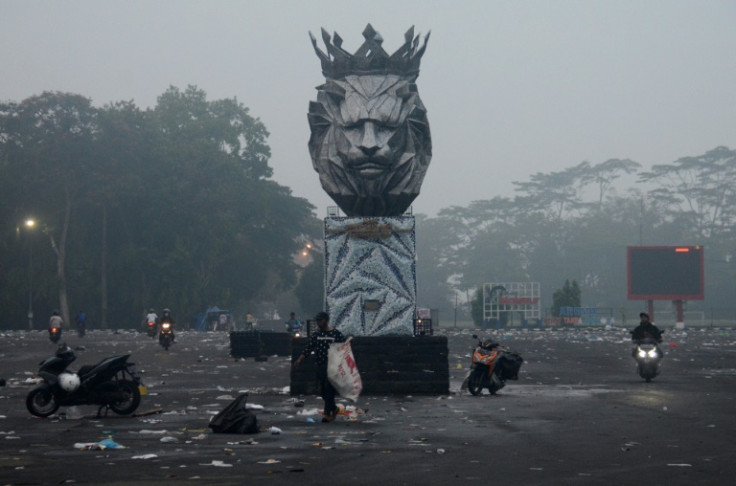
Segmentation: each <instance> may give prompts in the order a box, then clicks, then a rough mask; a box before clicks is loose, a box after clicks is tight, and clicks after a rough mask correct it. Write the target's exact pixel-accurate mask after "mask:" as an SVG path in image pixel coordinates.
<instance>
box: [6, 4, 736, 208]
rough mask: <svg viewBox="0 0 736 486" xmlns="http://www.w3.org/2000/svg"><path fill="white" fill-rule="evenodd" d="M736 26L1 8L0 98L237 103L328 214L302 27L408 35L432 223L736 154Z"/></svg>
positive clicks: (526, 8) (481, 8) (545, 10)
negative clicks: (421, 41)
mask: <svg viewBox="0 0 736 486" xmlns="http://www.w3.org/2000/svg"><path fill="white" fill-rule="evenodd" d="M734 20H736V2H733V1H731V0H723V1H709V2H693V1H676V0H666V1H641V0H633V1H628V0H623V1H622V0H616V1H595V2H583V1H555V2H552V1H514V2H502V1H488V0H479V1H463V2H453V1H421V2H419V1H404V2H397V1H396V0H387V1H384V0H371V1H363V2H358V1H345V0H335V1H333V0H329V1H328V0H315V1H310V2H302V1H275V0H270V1H258V2H257V1H224V0H220V1H207V2H203V1H187V0H169V1H156V0H126V1H113V0H110V1H105V2H99V1H87V0H76V1H65V2H57V1H34V2H26V1H21V0H0V45H2V46H3V48H2V50H0V66H2V81H1V83H0V100H3V101H21V100H23V99H25V98H27V97H29V96H32V95H35V94H40V93H41V92H43V91H47V90H52V91H64V92H72V93H77V94H81V95H83V96H86V97H89V98H91V99H92V101H93V103H94V104H95V105H96V106H102V105H104V104H107V103H110V102H114V101H120V100H133V101H134V102H135V103H136V104H137V105H138V106H139V107H141V108H147V107H151V106H153V105H155V103H156V97H157V96H159V95H160V94H162V93H163V92H164V91H165V90H166V89H167V88H168V87H169V86H170V85H174V86H177V87H179V88H182V89H183V88H185V87H186V86H187V85H190V84H191V85H196V86H197V87H199V88H200V89H202V90H204V91H205V92H206V93H207V95H208V99H210V100H214V99H221V98H233V97H235V98H237V99H238V101H240V102H241V103H243V104H244V105H245V106H247V107H249V108H250V113H251V115H252V116H254V117H257V118H260V119H261V120H262V121H263V123H264V124H265V125H266V127H267V128H268V130H269V131H270V133H271V136H270V138H269V144H270V146H271V150H272V158H271V161H270V165H271V166H272V167H273V168H274V179H275V180H276V181H277V182H279V183H280V184H282V185H285V186H288V187H290V188H291V189H292V190H293V193H294V194H295V195H297V196H300V197H305V198H307V199H309V200H310V201H311V202H312V203H313V204H314V205H315V206H317V215H318V216H319V217H323V216H324V215H325V211H326V207H327V206H333V205H334V203H333V202H332V201H331V200H330V199H329V197H328V196H327V195H326V194H325V193H324V192H323V191H322V188H321V187H320V184H319V180H318V177H317V174H316V172H314V170H313V169H312V164H311V160H310V159H309V154H308V152H307V140H308V138H309V127H308V125H307V106H308V103H309V101H310V100H313V99H315V97H316V90H315V89H314V88H315V86H317V85H319V84H321V83H322V82H323V81H324V78H323V76H322V74H321V70H320V63H319V60H318V59H317V57H316V55H315V54H314V51H313V49H312V45H311V43H310V41H309V36H308V31H312V32H313V33H314V34H315V35H317V36H318V37H319V32H320V28H322V27H324V28H325V29H326V30H327V31H328V32H330V33H331V34H332V33H333V32H337V33H338V34H340V36H341V37H342V38H343V40H344V44H343V47H344V48H345V49H347V50H348V51H351V52H354V51H355V50H356V49H357V48H358V47H359V46H360V44H361V43H362V41H363V37H362V35H361V33H362V31H363V29H364V28H365V26H366V24H367V23H371V24H372V25H373V27H374V28H375V29H376V30H377V31H378V32H380V34H381V35H382V36H383V38H384V44H383V46H384V49H385V50H386V51H388V52H389V53H393V52H394V51H395V50H396V49H397V48H398V47H399V46H400V45H401V43H402V41H403V35H404V33H405V32H406V31H407V29H409V28H410V27H411V26H412V25H413V26H414V27H415V33H419V34H421V35H422V36H424V35H425V34H426V33H427V32H428V31H431V33H432V34H431V38H430V40H429V45H428V48H427V52H426V53H425V55H424V57H423V59H422V65H421V72H420V75H419V78H418V81H417V85H418V88H419V92H420V95H421V97H422V100H423V101H424V104H425V105H426V107H427V109H428V110H429V120H430V126H431V130H432V138H433V149H434V150H433V153H434V155H433V159H432V164H431V165H430V168H429V171H428V173H427V177H426V179H425V182H424V185H423V187H422V193H421V194H420V195H419V197H418V198H417V199H416V201H415V202H414V212H415V213H424V214H428V215H433V214H436V212H437V211H438V210H440V209H442V208H444V207H448V206H452V205H460V206H464V205H467V204H468V203H470V202H471V201H473V200H479V199H489V198H491V197H493V196H497V195H502V196H511V195H513V187H512V182H513V181H525V180H527V179H528V178H529V176H530V175H531V174H534V173H537V172H543V173H547V172H551V171H557V170H562V169H565V168H568V167H572V166H574V165H577V164H578V163H580V162H582V161H584V160H587V161H590V162H591V163H600V162H603V161H605V160H607V159H610V158H629V159H632V160H634V161H636V162H639V163H641V164H642V165H643V166H645V167H649V166H651V165H653V164H666V163H671V162H673V161H674V160H676V159H677V158H679V157H684V156H689V155H698V154H702V153H705V152H706V151H707V150H710V149H712V148H715V147H717V146H719V145H726V146H731V147H732V146H733V145H734V136H735V135H734V127H736V89H735V88H734V87H736V56H734V46H736V29H734V28H733V23H734ZM320 46H321V47H323V45H322V44H320Z"/></svg>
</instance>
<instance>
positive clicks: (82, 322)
mask: <svg viewBox="0 0 736 486" xmlns="http://www.w3.org/2000/svg"><path fill="white" fill-rule="evenodd" d="M75 321H76V324H77V334H79V337H82V336H84V334H85V332H86V331H87V313H86V312H84V311H79V312H78V313H77V317H76V319H75Z"/></svg>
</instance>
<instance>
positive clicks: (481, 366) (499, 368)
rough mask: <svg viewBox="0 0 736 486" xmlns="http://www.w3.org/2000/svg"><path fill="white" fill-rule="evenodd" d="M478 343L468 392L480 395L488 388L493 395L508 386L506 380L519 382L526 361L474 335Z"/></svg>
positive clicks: (469, 376)
mask: <svg viewBox="0 0 736 486" xmlns="http://www.w3.org/2000/svg"><path fill="white" fill-rule="evenodd" d="M473 338H474V339H478V343H477V344H476V346H475V349H474V350H473V357H472V365H471V367H470V372H469V373H468V376H467V378H466V381H467V386H468V391H469V392H470V393H471V394H473V395H480V394H481V393H482V392H483V388H488V391H489V392H490V394H491V395H494V394H495V393H496V392H497V391H498V390H500V389H501V388H503V387H504V386H506V380H518V379H519V370H520V369H521V364H522V363H523V362H524V359H523V358H522V357H521V355H520V354H519V353H517V352H515V351H512V350H511V349H509V348H507V347H506V346H502V345H501V344H498V343H496V342H493V341H485V342H483V341H482V340H480V339H479V338H478V336H476V335H475V334H473Z"/></svg>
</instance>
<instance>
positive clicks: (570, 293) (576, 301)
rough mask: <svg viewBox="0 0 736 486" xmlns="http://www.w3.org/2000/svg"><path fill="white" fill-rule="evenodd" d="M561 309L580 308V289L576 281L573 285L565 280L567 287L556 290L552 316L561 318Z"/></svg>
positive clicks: (553, 298)
mask: <svg viewBox="0 0 736 486" xmlns="http://www.w3.org/2000/svg"><path fill="white" fill-rule="evenodd" d="M561 307H580V287H578V283H577V282H576V281H575V280H573V281H572V284H571V283H570V281H569V280H565V285H563V287H562V288H561V289H557V290H555V293H554V295H553V296H552V315H553V316H559V315H560V308H561Z"/></svg>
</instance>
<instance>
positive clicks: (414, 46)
mask: <svg viewBox="0 0 736 486" xmlns="http://www.w3.org/2000/svg"><path fill="white" fill-rule="evenodd" d="M309 37H310V38H311V39H312V45H313V46H314V51H315V52H316V53H317V56H318V57H319V58H320V61H321V62H322V74H324V76H325V77H326V78H329V79H339V78H343V77H345V76H348V75H370V74H396V75H399V76H402V77H410V78H414V79H416V77H417V76H419V63H420V62H421V59H422V55H423V54H424V51H425V49H426V48H427V41H428V40H429V33H427V35H426V36H425V37H424V43H423V44H422V45H421V46H420V45H419V35H417V36H416V37H414V27H413V26H412V27H411V28H410V29H409V30H408V31H406V34H404V44H403V45H402V46H401V47H399V49H398V50H397V51H396V52H394V53H393V54H391V55H389V54H388V53H387V52H386V51H385V50H383V47H381V44H382V43H383V37H381V34H379V33H378V32H376V31H375V30H374V29H373V27H372V26H371V24H368V25H367V26H366V28H365V29H364V30H363V37H364V38H365V41H364V42H363V45H361V46H360V48H358V50H357V51H355V54H350V53H349V52H348V51H346V50H344V49H343V48H342V38H341V37H340V36H339V35H338V34H337V33H335V34H334V35H333V36H332V38H330V35H329V34H328V33H327V31H326V30H325V29H324V28H323V29H322V40H323V41H324V43H325V46H326V47H327V52H326V53H325V52H324V51H322V50H321V49H320V48H319V47H317V39H316V38H315V37H314V35H312V33H311V32H310V33H309Z"/></svg>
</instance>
